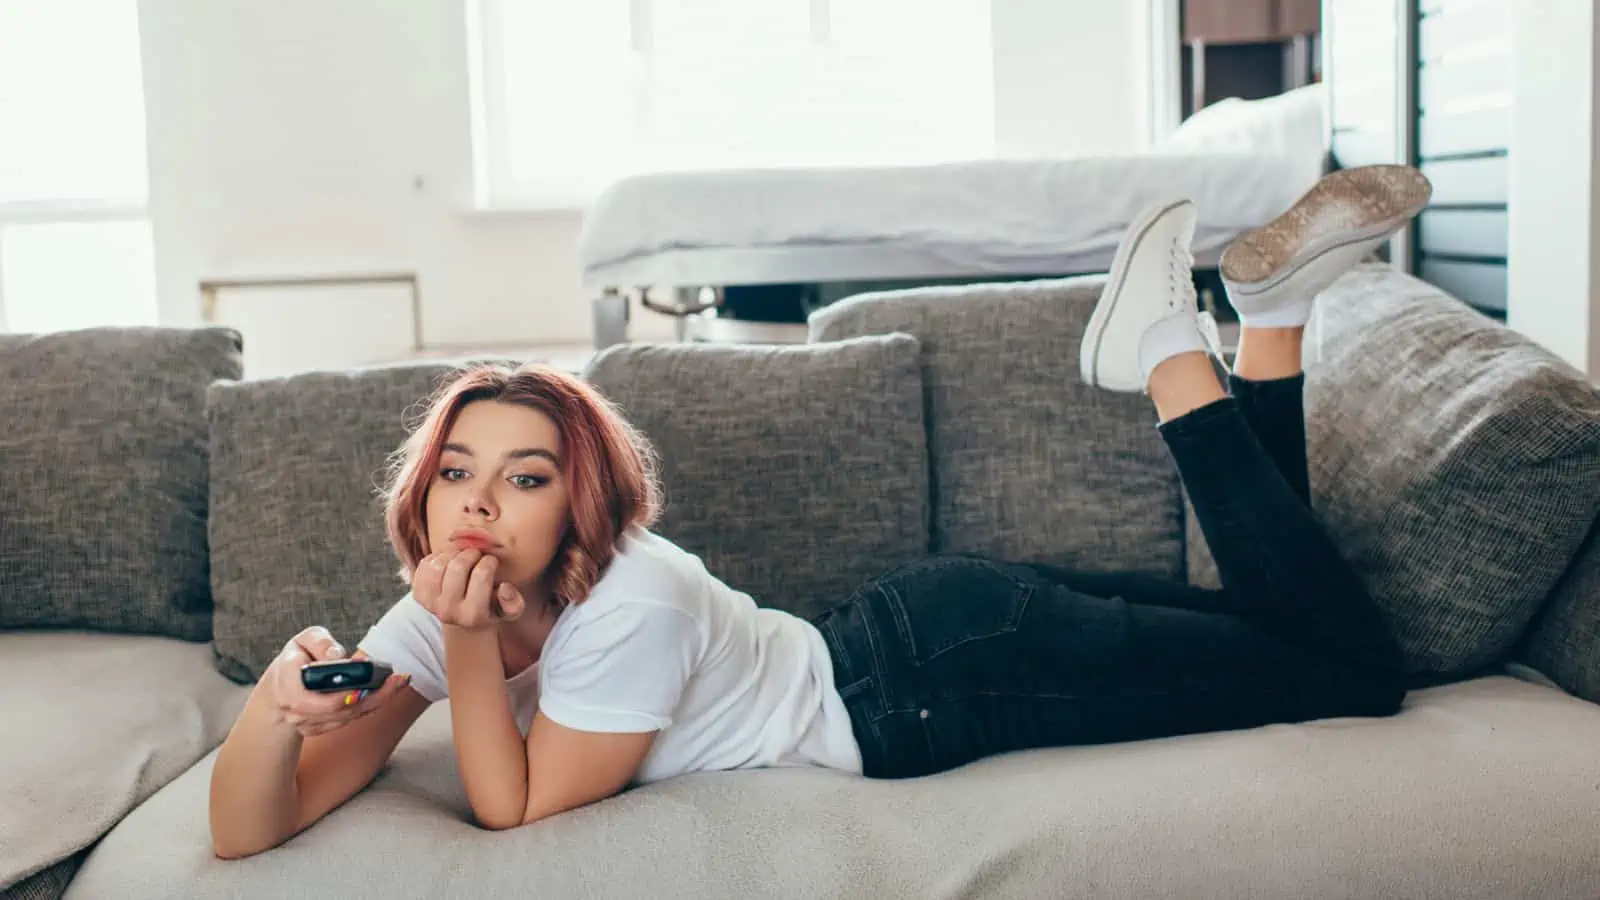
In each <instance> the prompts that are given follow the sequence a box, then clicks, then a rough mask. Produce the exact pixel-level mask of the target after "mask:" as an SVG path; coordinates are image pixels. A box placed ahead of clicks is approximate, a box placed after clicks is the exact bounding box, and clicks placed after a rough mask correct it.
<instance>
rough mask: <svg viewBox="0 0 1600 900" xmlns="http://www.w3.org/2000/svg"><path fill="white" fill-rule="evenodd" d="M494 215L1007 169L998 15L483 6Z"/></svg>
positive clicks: (478, 14) (488, 187)
mask: <svg viewBox="0 0 1600 900" xmlns="http://www.w3.org/2000/svg"><path fill="white" fill-rule="evenodd" d="M473 25H474V27H473V29H472V38H471V40H472V43H473V46H472V48H471V49H472V50H473V52H474V54H475V65H474V69H475V71H474V79H475V81H474V88H475V90H474V95H475V101H476V104H475V105H476V109H475V138H476V147H477V151H478V164H479V175H480V180H479V198H478V199H479V201H480V203H483V204H485V205H489V206H536V207H537V206H547V207H562V206H577V205H582V204H583V203H584V202H585V201H586V200H588V199H590V198H592V197H593V196H594V194H595V193H597V192H598V191H599V190H601V189H602V188H604V187H605V185H606V184H608V183H610V182H611V181H612V180H614V179H616V178H617V177H620V176H623V175H629V174H637V173H644V172H664V171H678V170H686V169H706V168H746V167H772V166H851V165H901V164H917V163H930V162H941V161H948V160H957V159H971V158H975V157H986V156H990V155H993V153H994V135H995V128H994V71H993V70H994V60H993V50H992V42H991V27H990V0H585V2H584V3H574V2H571V0H478V3H477V7H476V9H475V13H474V17H473Z"/></svg>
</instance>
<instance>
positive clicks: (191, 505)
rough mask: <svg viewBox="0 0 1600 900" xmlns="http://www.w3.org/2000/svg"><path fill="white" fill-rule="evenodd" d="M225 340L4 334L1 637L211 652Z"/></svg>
mask: <svg viewBox="0 0 1600 900" xmlns="http://www.w3.org/2000/svg"><path fill="white" fill-rule="evenodd" d="M239 368H240V354H239V335H238V334H237V333H236V332H234V331H232V330H230V329H222V328H201V329H178V328H99V329H88V330H83V331H70V332H62V333H58V334H46V335H27V334H0V422H4V423H5V427H4V428H3V429H0V469H3V470H4V471H5V473H6V474H5V477H3V478H0V628H91V629H99V630H105V631H120V632H129V633H135V634H160V635H168V636H171V637H180V638H185V639H189V640H205V639H207V638H209V637H210V636H211V613H210V610H211V598H210V593H209V591H208V590H207V582H206V457H207V435H206V413H205V392H206V386H207V385H208V384H210V383H211V382H212V381H214V380H216V379H219V378H238V377H239Z"/></svg>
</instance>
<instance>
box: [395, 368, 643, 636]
mask: <svg viewBox="0 0 1600 900" xmlns="http://www.w3.org/2000/svg"><path fill="white" fill-rule="evenodd" d="M478 400H494V401H497V402H500V403H516V404H520V405H522V406H526V407H528V408H529V409H535V410H538V411H539V412H541V413H544V414H545V415H547V416H549V417H550V419H551V420H552V421H553V422H555V425H556V429H557V430H558V431H559V433H560V435H561V448H560V453H561V474H562V476H563V478H565V480H566V482H567V496H568V503H569V504H570V511H569V516H568V521H567V533H566V537H565V538H563V539H562V542H561V546H560V547H559V548H557V550H556V554H555V557H554V558H553V559H552V560H551V563H550V568H549V569H547V570H546V571H545V573H544V581H545V583H546V584H548V585H549V586H550V591H551V596H552V598H553V599H554V601H555V603H556V605H557V607H564V606H569V605H573V604H578V603H582V602H583V601H584V600H585V599H586V598H587V597H588V596H589V592H590V591H591V590H593V589H594V585H595V582H597V581H599V580H600V576H601V574H602V573H604V572H605V570H606V566H608V565H610V563H611V560H612V557H613V556H615V555H616V547H617V540H618V539H619V538H620V537H621V536H622V533H623V532H624V531H626V530H627V529H628V528H630V527H633V526H641V527H648V526H650V525H651V524H653V523H654V522H655V520H656V517H657V516H658V515H659V514H660V509H661V489H660V486H659V484H658V482H657V480H656V461H655V455H654V450H653V448H652V447H651V446H650V444H649V442H648V441H647V440H646V439H645V437H644V436H643V435H642V434H640V433H639V432H638V431H637V430H636V429H635V428H634V427H633V426H632V425H631V424H630V423H629V422H628V421H627V420H626V419H624V418H623V417H622V415H621V413H619V412H618V411H617V409H616V408H615V407H614V406H613V405H612V404H611V402H610V401H608V400H607V399H606V398H605V397H603V396H601V394H600V393H599V392H598V391H596V390H595V389H594V388H593V387H591V386H590V385H588V384H586V383H585V382H583V381H582V380H581V379H579V378H576V377H574V376H572V375H569V374H567V373H565V372H562V371H560V370H558V369H555V368H552V367H550V366H546V365H542V364H528V365H524V366H520V367H518V368H515V369H512V368H508V367H505V366H489V365H484V366H475V367H473V368H470V369H467V370H466V371H464V372H462V373H461V374H460V375H459V376H457V377H456V378H455V379H454V380H453V381H450V382H449V383H447V384H445V385H444V386H443V387H442V388H440V389H439V391H437V392H436V393H435V394H434V396H433V397H432V399H431V400H430V401H429V403H428V409H427V412H426V413H425V414H424V416H423V418H422V420H421V422H420V423H419V424H418V425H417V427H416V428H415V429H414V430H413V431H412V432H411V433H410V435H409V436H408V437H407V438H406V440H405V442H404V443H403V444H402V445H401V446H400V448H399V449H398V450H397V451H396V452H395V453H394V455H393V457H392V458H391V460H390V467H389V480H388V484H387V485H386V487H385V489H384V499H385V507H386V508H385V518H386V520H387V523H388V529H389V543H390V544H391V545H392V546H393V547H394V550H395V553H396V555H398V556H399V557H400V563H401V572H400V574H401V577H403V578H405V579H406V580H407V581H408V582H409V581H410V578H411V573H412V572H414V571H415V570H416V568H417V564H418V563H420V562H421V561H422V558H423V557H425V556H427V555H428V553H429V552H430V548H429V547H428V526H427V522H426V521H425V518H426V510H427V507H426V505H425V504H426V502H427V497H428V488H429V487H430V486H431V485H432V484H433V480H434V476H435V475H436V474H437V473H438V470H439V455H440V453H441V450H442V448H443V446H444V444H445V441H446V438H447V437H448V436H449V434H450V429H451V427H452V426H453V425H454V424H455V421H456V416H458V415H459V414H460V412H461V410H462V409H463V408H464V407H465V406H466V405H467V404H469V403H473V402H476V401H478Z"/></svg>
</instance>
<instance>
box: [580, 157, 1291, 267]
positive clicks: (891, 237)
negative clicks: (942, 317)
mask: <svg viewBox="0 0 1600 900" xmlns="http://www.w3.org/2000/svg"><path fill="white" fill-rule="evenodd" d="M1315 177H1316V173H1315V172H1314V171H1310V170H1308V169H1307V167H1306V165H1305V162H1304V160H1299V159H1295V158H1293V157H1288V156H1282V157H1280V156H1267V155H1256V154H1228V155H1224V154H1216V155H1179V154H1160V155H1156V154H1151V155H1137V156H1124V157H1086V158H1080V159H1055V160H989V161H978V162H965V163H950V164H945V165H934V166H910V167H901V168H858V169H844V168H841V169H780V170H737V171H718V172H687V173H669V174H654V175H643V176H638V177H634V178H629V179H625V180H623V181H620V182H618V183H617V184H615V185H613V186H612V187H611V188H609V189H608V190H607V191H605V192H604V193H603V194H602V195H601V196H600V197H599V198H598V199H597V200H596V201H595V203H594V204H593V205H592V207H591V208H590V209H589V210H588V211H587V214H586V215H585V219H584V229H583V235H582V238H581V241H580V244H579V254H580V257H581V259H582V263H583V270H584V283H585V284H586V285H588V286H590V287H610V286H615V287H624V288H626V287H637V286H644V285H650V286H661V287H674V286H695V285H726V284H770V283H784V282H813V281H844V280H865V279H897V278H943V277H963V276H990V275H1001V276H1006V275H1011V276H1015V275H1068V274H1075V273H1079V272H1094V271H1104V270H1105V269H1106V268H1107V267H1108V266H1109V264H1110V261H1111V256H1112V253H1113V252H1114V251H1115V248H1116V245H1117V241H1118V240H1119V239H1120V237H1121V235H1122V233H1123V231H1124V230H1125V229H1126V227H1127V224H1128V222H1130V221H1131V220H1132V219H1133V218H1134V216H1136V215H1137V214H1138V213H1139V211H1140V210H1142V209H1143V208H1144V207H1146V206H1148V205H1150V204H1153V203H1158V202H1163V201H1167V200H1170V199H1172V198H1175V197H1188V198H1189V199H1191V200H1194V201H1195V203H1196V205H1197V206H1198V207H1199V212H1200V220H1199V225H1198V226H1197V228H1196V233H1195V243H1194V249H1195V256H1196V259H1197V261H1198V262H1199V264H1201V265H1214V264H1215V261H1216V258H1217V256H1218V255H1219V254H1220V253H1221V250H1222V248H1223V247H1225V246H1226V245H1227V243H1228V242H1229V241H1231V240H1232V239H1233V238H1234V237H1236V236H1238V235H1239V234H1241V233H1242V232H1244V231H1247V230H1249V229H1251V228H1254V227H1256V226H1259V225H1262V224H1264V223H1265V222H1267V221H1269V220H1271V219H1272V218H1273V217H1275V216H1277V215H1278V214H1279V213H1281V212H1282V211H1283V210H1284V209H1286V208H1288V206H1289V205H1290V204H1292V203H1293V202H1294V201H1295V200H1296V199H1297V198H1298V197H1299V196H1300V195H1301V194H1302V193H1304V192H1305V191H1306V190H1307V189H1308V188H1310V186H1311V183H1312V182H1313V181H1314V180H1315Z"/></svg>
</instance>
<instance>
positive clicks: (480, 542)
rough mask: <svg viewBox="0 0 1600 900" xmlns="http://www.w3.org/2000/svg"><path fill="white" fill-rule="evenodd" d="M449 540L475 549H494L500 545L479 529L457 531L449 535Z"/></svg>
mask: <svg viewBox="0 0 1600 900" xmlns="http://www.w3.org/2000/svg"><path fill="white" fill-rule="evenodd" d="M450 540H452V541H454V542H455V543H457V544H460V545H462V546H463V547H471V548H473V549H475V550H495V549H497V548H499V546H500V544H499V543H498V542H496V541H495V540H494V539H493V538H491V537H489V536H488V535H486V534H484V533H482V532H479V531H458V532H456V533H455V534H452V535H450Z"/></svg>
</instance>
